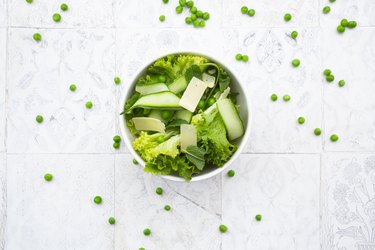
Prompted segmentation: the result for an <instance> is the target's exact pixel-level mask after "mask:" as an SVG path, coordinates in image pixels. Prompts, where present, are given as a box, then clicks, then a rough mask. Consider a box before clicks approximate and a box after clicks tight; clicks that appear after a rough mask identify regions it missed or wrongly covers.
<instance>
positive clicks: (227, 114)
mask: <svg viewBox="0 0 375 250" xmlns="http://www.w3.org/2000/svg"><path fill="white" fill-rule="evenodd" d="M217 107H218V109H219V113H220V116H221V118H222V119H223V121H224V124H225V127H226V129H227V132H228V139H229V140H235V139H237V138H239V137H241V136H242V135H243V134H244V132H245V129H244V126H243V123H242V120H241V117H240V115H239V114H238V111H237V109H236V107H235V106H234V104H233V103H232V101H231V100H230V99H228V98H225V99H221V100H218V101H217Z"/></svg>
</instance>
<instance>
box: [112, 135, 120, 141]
mask: <svg viewBox="0 0 375 250" xmlns="http://www.w3.org/2000/svg"><path fill="white" fill-rule="evenodd" d="M113 141H114V142H120V141H121V137H120V136H119V135H115V136H114V137H113Z"/></svg>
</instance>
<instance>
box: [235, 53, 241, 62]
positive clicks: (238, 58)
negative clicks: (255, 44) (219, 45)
mask: <svg viewBox="0 0 375 250" xmlns="http://www.w3.org/2000/svg"><path fill="white" fill-rule="evenodd" d="M236 60H237V61H241V60H242V55H241V54H239V53H238V54H237V55H236Z"/></svg>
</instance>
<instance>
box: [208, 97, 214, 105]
mask: <svg viewBox="0 0 375 250" xmlns="http://www.w3.org/2000/svg"><path fill="white" fill-rule="evenodd" d="M215 102H216V100H215V98H213V97H210V99H208V102H207V103H208V106H212V105H214V103H215Z"/></svg>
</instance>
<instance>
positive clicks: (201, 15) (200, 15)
mask: <svg viewBox="0 0 375 250" xmlns="http://www.w3.org/2000/svg"><path fill="white" fill-rule="evenodd" d="M197 17H199V18H203V12H202V11H200V10H198V11H197Z"/></svg>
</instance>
